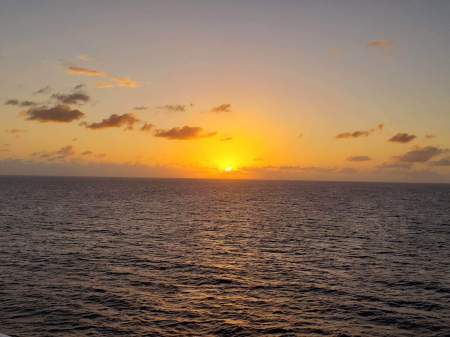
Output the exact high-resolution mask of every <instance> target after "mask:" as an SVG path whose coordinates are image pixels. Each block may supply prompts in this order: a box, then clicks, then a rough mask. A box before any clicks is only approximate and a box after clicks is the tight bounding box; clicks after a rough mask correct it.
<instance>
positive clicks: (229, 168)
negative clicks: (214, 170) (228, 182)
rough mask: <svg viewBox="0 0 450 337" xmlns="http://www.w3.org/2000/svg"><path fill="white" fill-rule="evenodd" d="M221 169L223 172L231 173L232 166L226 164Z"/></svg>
mask: <svg viewBox="0 0 450 337" xmlns="http://www.w3.org/2000/svg"><path fill="white" fill-rule="evenodd" d="M223 171H224V172H225V173H231V172H233V166H227V167H225V168H224V169H223Z"/></svg>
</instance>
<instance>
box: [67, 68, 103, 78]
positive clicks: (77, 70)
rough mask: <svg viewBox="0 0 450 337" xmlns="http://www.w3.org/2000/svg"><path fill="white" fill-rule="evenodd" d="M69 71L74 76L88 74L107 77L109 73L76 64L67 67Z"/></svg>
mask: <svg viewBox="0 0 450 337" xmlns="http://www.w3.org/2000/svg"><path fill="white" fill-rule="evenodd" d="M67 73H68V74H69V75H73V76H87V77H105V76H106V75H107V74H106V73H105V72H103V71H98V70H94V69H88V68H83V67H76V66H69V67H67Z"/></svg>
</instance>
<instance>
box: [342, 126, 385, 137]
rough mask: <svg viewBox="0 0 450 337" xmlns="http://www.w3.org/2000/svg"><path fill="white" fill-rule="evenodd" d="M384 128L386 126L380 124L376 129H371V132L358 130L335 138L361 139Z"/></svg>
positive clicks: (343, 133)
mask: <svg viewBox="0 0 450 337" xmlns="http://www.w3.org/2000/svg"><path fill="white" fill-rule="evenodd" d="M383 128H384V124H378V125H377V126H376V127H375V128H372V129H369V130H358V131H351V132H342V133H339V134H337V135H336V137H335V138H337V139H349V138H361V137H368V136H369V135H371V134H372V133H374V132H375V131H381V130H383Z"/></svg>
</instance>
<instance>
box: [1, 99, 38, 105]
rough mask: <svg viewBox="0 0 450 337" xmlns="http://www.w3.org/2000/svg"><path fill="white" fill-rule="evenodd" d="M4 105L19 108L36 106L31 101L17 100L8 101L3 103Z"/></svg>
mask: <svg viewBox="0 0 450 337" xmlns="http://www.w3.org/2000/svg"><path fill="white" fill-rule="evenodd" d="M5 105H13V106H20V107H30V106H34V105H36V103H35V102H32V101H26V100H25V101H19V100H18V99H8V100H7V101H6V102H5Z"/></svg>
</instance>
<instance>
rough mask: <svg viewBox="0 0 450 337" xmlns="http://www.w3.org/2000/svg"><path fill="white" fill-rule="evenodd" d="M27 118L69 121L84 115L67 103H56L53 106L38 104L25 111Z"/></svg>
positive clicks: (31, 119) (42, 121) (59, 121)
mask: <svg viewBox="0 0 450 337" xmlns="http://www.w3.org/2000/svg"><path fill="white" fill-rule="evenodd" d="M25 115H26V116H27V118H26V119H27V120H29V121H38V122H41V123H45V122H58V123H69V122H72V121H74V120H77V119H80V118H82V117H84V113H83V112H81V111H80V110H78V109H72V108H71V107H69V106H68V105H63V104H58V105H55V106H53V107H50V108H48V107H46V106H40V107H36V108H31V109H29V110H27V111H25Z"/></svg>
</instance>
